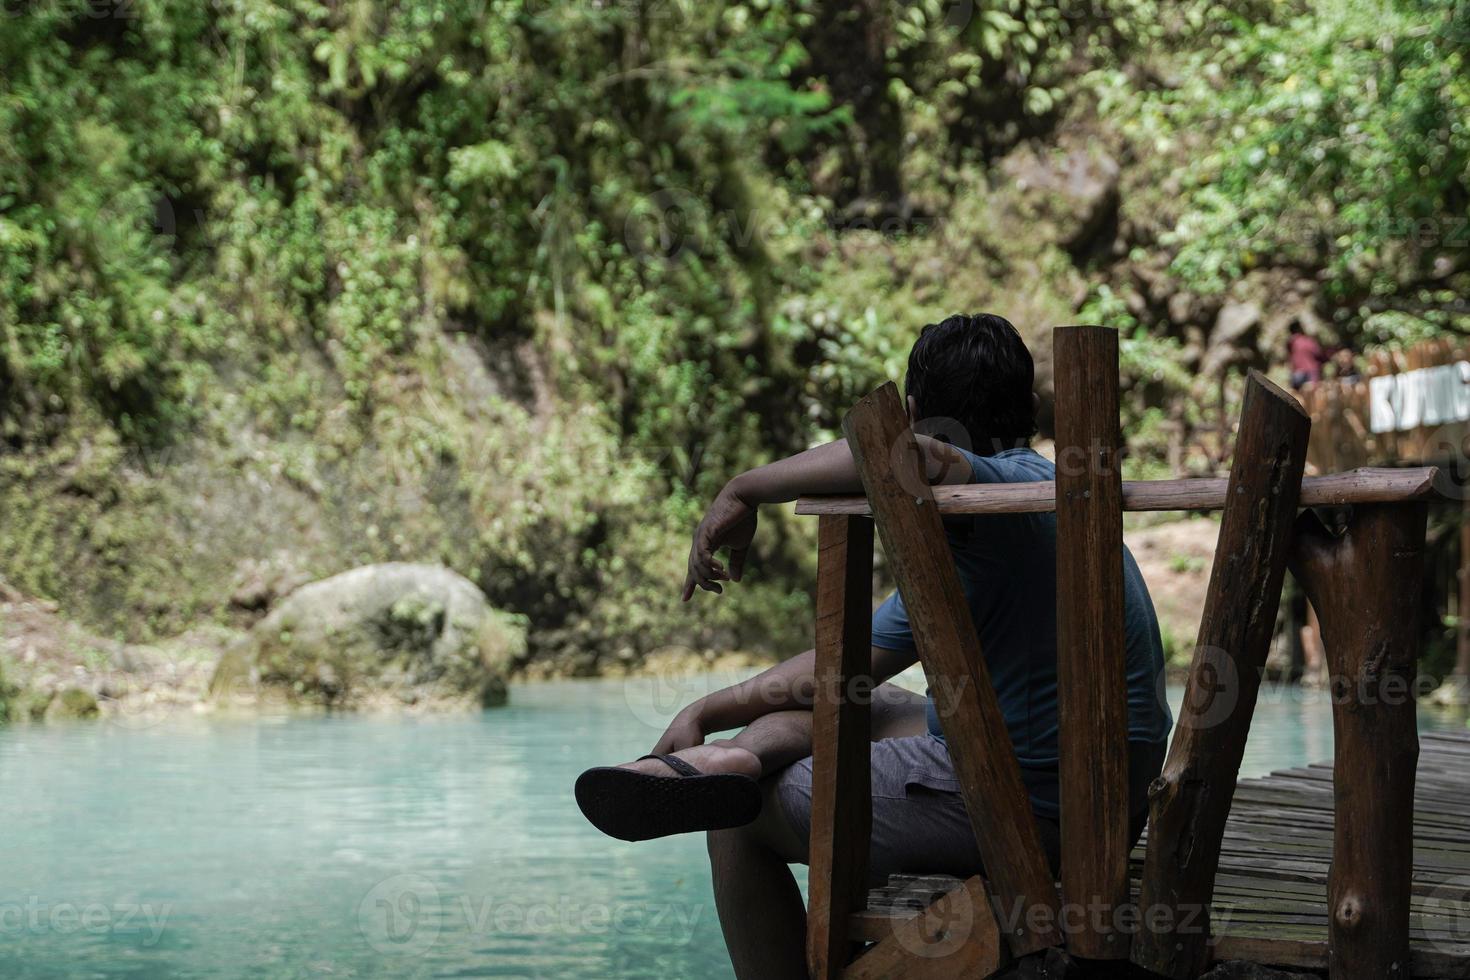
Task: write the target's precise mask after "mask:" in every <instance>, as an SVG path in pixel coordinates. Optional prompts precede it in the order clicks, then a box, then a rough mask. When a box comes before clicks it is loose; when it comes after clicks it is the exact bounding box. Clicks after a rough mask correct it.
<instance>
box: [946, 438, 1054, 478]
mask: <svg viewBox="0 0 1470 980" xmlns="http://www.w3.org/2000/svg"><path fill="white" fill-rule="evenodd" d="M965 458H966V459H967V460H968V461H969V463H970V472H971V474H972V475H971V482H972V483H1033V482H1036V481H1038V480H1054V479H1056V465H1055V464H1054V463H1052V461H1051V460H1049V459H1047V458H1046V457H1045V456H1043V455H1041V454H1040V453H1038V452H1037V451H1036V450H1034V449H1032V448H1030V447H1029V446H1028V447H1026V448H1022V449H1007V450H1004V451H1002V452H999V453H996V454H995V455H993V456H980V455H977V454H975V453H972V452H968V451H966V452H965Z"/></svg>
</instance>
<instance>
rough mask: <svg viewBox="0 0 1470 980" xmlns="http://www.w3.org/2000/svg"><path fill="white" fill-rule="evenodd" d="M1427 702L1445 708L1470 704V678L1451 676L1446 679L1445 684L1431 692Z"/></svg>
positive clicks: (1457, 675)
mask: <svg viewBox="0 0 1470 980" xmlns="http://www.w3.org/2000/svg"><path fill="white" fill-rule="evenodd" d="M1427 700H1428V702H1429V703H1430V704H1434V705H1439V706H1440V707H1445V708H1448V707H1458V706H1461V705H1466V704H1470V678H1466V677H1461V676H1460V675H1459V674H1451V675H1450V676H1449V677H1446V678H1445V679H1444V683H1443V684H1441V685H1439V687H1436V688H1435V689H1434V690H1433V691H1431V692H1430V694H1429V697H1428V698H1427Z"/></svg>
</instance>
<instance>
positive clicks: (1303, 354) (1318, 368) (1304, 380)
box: [1286, 319, 1327, 391]
mask: <svg viewBox="0 0 1470 980" xmlns="http://www.w3.org/2000/svg"><path fill="white" fill-rule="evenodd" d="M1286 358H1287V361H1288V362H1289V363H1290V364H1291V387H1292V388H1293V389H1295V390H1297V391H1300V390H1302V388H1304V387H1306V386H1307V385H1309V384H1316V383H1317V382H1318V381H1321V380H1322V365H1323V364H1325V363H1327V352H1326V351H1324V350H1323V349H1322V345H1321V344H1320V343H1318V342H1317V338H1316V337H1313V336H1312V335H1311V334H1308V333H1307V332H1306V331H1304V330H1302V321H1301V320H1296V319H1294V320H1292V321H1291V335H1290V336H1289V337H1287V339H1286Z"/></svg>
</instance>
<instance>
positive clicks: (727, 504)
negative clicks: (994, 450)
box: [683, 436, 972, 602]
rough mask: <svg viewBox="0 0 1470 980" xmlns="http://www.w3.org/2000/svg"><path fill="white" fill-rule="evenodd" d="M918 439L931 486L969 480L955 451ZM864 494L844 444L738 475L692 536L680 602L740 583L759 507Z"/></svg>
mask: <svg viewBox="0 0 1470 980" xmlns="http://www.w3.org/2000/svg"><path fill="white" fill-rule="evenodd" d="M917 438H918V443H919V448H920V450H921V452H922V453H923V457H924V468H925V470H926V473H927V476H928V479H929V482H930V483H936V484H938V483H966V482H968V481H969V480H970V478H971V475H972V474H971V472H970V465H969V463H968V462H966V461H965V457H964V454H962V453H961V452H959V450H957V449H955V448H954V447H953V446H951V445H949V444H948V443H945V442H940V441H939V440H937V439H931V438H929V437H928V436H918V437H917ZM862 489H863V485H862V480H861V479H859V477H858V472H857V464H856V463H855V462H854V461H853V458H852V450H851V449H849V448H848V445H847V440H846V439H839V440H838V441H837V442H830V443H827V444H826V445H824V446H817V447H816V448H814V449H808V450H807V451H806V452H803V453H797V454H796V455H795V456H789V457H787V458H786V459H780V460H777V461H776V462H774V463H768V464H766V465H765V466H760V467H757V468H755V469H753V470H747V471H746V472H744V473H741V474H740V475H739V476H736V477H735V478H734V479H733V480H731V481H730V482H729V483H727V484H725V488H724V489H723V490H721V491H720V492H719V494H718V495H716V497H715V499H714V502H713V503H711V504H710V508H709V511H708V512H707V513H706V514H705V517H704V520H702V521H700V522H699V527H698V528H696V529H695V531H694V543H693V545H692V546H691V548H690V549H689V567H688V572H687V574H686V575H685V577H684V593H683V595H684V601H686V602H687V601H689V598H690V597H691V596H693V595H694V590H695V588H696V587H697V588H700V589H703V590H704V591H706V592H722V591H723V588H722V587H721V585H720V584H719V583H721V582H728V581H734V582H738V581H740V578H741V576H742V575H743V574H744V570H745V556H746V553H747V551H748V550H749V548H750V542H751V540H752V539H753V538H754V536H755V528H756V517H757V514H756V511H757V508H758V507H759V506H760V505H761V504H778V503H786V502H788V501H791V500H795V499H796V498H797V497H801V496H805V495H808V494H834V493H860V492H862ZM721 548H728V549H729V553H730V567H729V568H728V569H727V568H726V567H725V565H724V564H723V563H721V562H720V561H719V559H717V558H716V557H715V553H716V552H718V551H719V550H720V549H721Z"/></svg>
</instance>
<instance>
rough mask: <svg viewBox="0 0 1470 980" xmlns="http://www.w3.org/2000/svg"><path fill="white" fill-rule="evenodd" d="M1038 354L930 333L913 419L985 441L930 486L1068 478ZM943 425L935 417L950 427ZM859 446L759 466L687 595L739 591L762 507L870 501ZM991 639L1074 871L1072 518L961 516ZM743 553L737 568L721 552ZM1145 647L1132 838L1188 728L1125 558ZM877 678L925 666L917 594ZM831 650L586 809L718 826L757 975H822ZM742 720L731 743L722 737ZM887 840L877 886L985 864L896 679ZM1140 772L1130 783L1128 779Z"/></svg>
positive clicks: (1042, 820) (931, 329) (700, 717)
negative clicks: (1062, 729)
mask: <svg viewBox="0 0 1470 980" xmlns="http://www.w3.org/2000/svg"><path fill="white" fill-rule="evenodd" d="M1032 383H1033V365H1032V359H1031V353H1030V351H1028V350H1027V349H1026V345H1025V343H1024V342H1023V341H1022V340H1021V335H1020V334H1019V333H1017V332H1016V328H1015V327H1013V326H1011V324H1010V323H1009V322H1008V321H1007V320H1005V319H1004V318H1002V317H999V316H994V315H989V314H982V315H979V316H952V317H949V318H948V319H946V320H944V321H943V322H942V323H937V324H930V325H929V326H927V327H925V328H924V329H923V331H922V332H921V333H920V334H919V338H918V340H917V341H916V342H915V343H914V347H913V350H911V351H910V352H909V362H908V375H907V377H906V379H905V386H906V389H907V395H908V411H909V417H910V420H911V421H912V422H914V423H915V426H916V428H918V429H923V428H924V426H923V425H922V423H923V422H924V420H931V421H932V422H938V421H939V420H945V422H946V423H947V424H951V425H952V424H953V423H955V422H958V423H959V427H962V428H963V434H964V438H965V439H967V440H968V441H969V443H970V444H971V446H972V447H973V449H974V451H973V452H972V451H970V450H969V449H966V448H963V447H956V446H953V445H950V444H949V443H947V442H941V441H939V440H936V439H933V438H929V437H927V436H923V435H920V436H919V444H920V446H921V447H922V450H923V453H924V456H925V461H926V464H927V471H928V477H929V480H930V482H931V483H1027V482H1031V481H1035V480H1054V479H1055V478H1056V467H1055V466H1054V465H1053V464H1052V463H1051V462H1050V461H1048V460H1047V459H1045V458H1044V457H1042V456H1041V455H1040V454H1038V453H1037V452H1036V451H1035V450H1034V449H1032V448H1031V437H1032V435H1034V434H1035V432H1036V405H1037V402H1036V397H1035V395H1034V394H1033V393H1032ZM931 428H932V426H931ZM862 489H863V486H862V482H861V480H860V479H859V478H858V471H857V466H856V465H855V464H854V463H853V458H852V453H851V451H850V450H849V449H848V446H847V442H846V441H845V440H843V441H839V442H834V443H830V444H828V445H825V446H819V447H817V448H816V449H810V450H808V451H806V452H804V453H800V454H798V455H796V456H792V457H791V458H789V459H783V460H780V461H778V462H775V463H771V464H770V465H768V466H762V467H760V468H758V469H754V470H750V471H748V472H745V473H741V474H740V475H739V476H737V477H735V478H734V479H733V480H731V481H730V482H729V483H728V484H727V485H726V486H725V488H724V489H723V490H722V491H721V492H720V493H719V495H718V496H717V497H716V498H715V501H714V503H713V504H712V505H711V506H710V509H709V512H708V513H707V514H706V515H705V518H704V520H703V521H701V522H700V524H699V527H698V528H697V529H696V530H695V532H694V544H693V547H692V548H691V549H690V552H689V570H688V574H687V576H686V578H685V580H684V586H683V597H684V599H685V600H686V601H687V600H688V599H689V598H690V597H691V596H692V595H693V594H694V591H695V589H696V588H699V589H703V590H705V591H707V592H720V591H721V590H722V588H723V587H722V585H721V583H730V582H738V581H740V580H741V577H742V575H743V572H744V568H745V561H746V555H747V554H748V553H749V549H750V546H751V540H752V538H753V536H754V534H755V530H756V512H757V508H758V507H759V505H760V504H770V503H780V502H784V501H790V500H795V499H796V498H797V497H799V496H802V495H803V494H833V493H861V492H862ZM945 524H946V529H947V531H948V535H947V538H948V543H949V547H950V550H951V552H952V553H953V554H954V557H955V562H956V564H957V566H958V568H959V572H960V577H961V579H962V581H963V584H964V591H965V595H966V596H967V597H968V602H969V606H970V612H971V615H972V618H973V621H974V623H975V627H976V630H977V631H978V633H979V638H980V649H981V650H983V651H984V656H985V662H986V665H987V667H988V668H989V672H990V677H991V680H992V682H993V684H994V686H995V693H996V697H997V699H998V701H999V703H1000V708H1001V712H1002V714H1003V715H1004V718H1005V723H1006V728H1007V730H1008V731H1009V733H1010V738H1011V742H1012V744H1013V745H1014V746H1015V750H1016V756H1017V758H1018V759H1019V761H1020V764H1021V771H1022V774H1023V777H1024V781H1025V784H1026V787H1027V790H1028V792H1029V794H1030V798H1031V805H1032V809H1033V812H1034V813H1035V815H1036V820H1037V825H1038V828H1039V829H1040V831H1041V838H1042V841H1043V842H1044V845H1045V848H1046V852H1047V856H1048V858H1049V860H1050V861H1051V864H1052V867H1053V869H1055V868H1056V867H1057V866H1058V864H1059V862H1060V825H1059V822H1058V821H1059V814H1060V810H1059V804H1060V801H1059V791H1058V775H1057V724H1058V722H1057V620H1056V613H1057V579H1056V567H1057V564H1056V526H1057V525H1056V515H1055V514H1003V515H1002V514H988V515H976V516H971V517H964V518H958V519H950V520H946V522H945ZM724 548H728V549H729V564H728V566H727V565H725V564H723V563H721V562H720V561H719V560H718V559H716V558H715V554H716V552H718V551H720V550H721V549H724ZM1123 572H1124V596H1123V600H1124V623H1125V636H1126V647H1127V679H1128V680H1127V688H1128V739H1129V741H1128V755H1129V770H1128V776H1127V777H1126V778H1127V782H1128V785H1127V790H1126V791H1127V793H1128V795H1129V813H1130V815H1131V818H1132V827H1131V833H1132V839H1133V840H1135V841H1136V840H1137V838H1138V835H1139V834H1140V833H1141V831H1142V829H1143V825H1144V823H1145V821H1146V818H1147V815H1148V792H1147V791H1148V785H1149V783H1150V782H1151V781H1152V780H1153V779H1154V778H1155V777H1156V776H1157V775H1158V774H1159V770H1160V768H1161V766H1162V764H1163V759H1164V750H1165V744H1166V741H1167V739H1168V734H1169V728H1170V725H1171V723H1172V721H1171V717H1170V713H1169V707H1168V705H1167V703H1165V701H1164V700H1163V699H1162V698H1161V697H1160V694H1159V692H1160V691H1161V690H1162V683H1161V682H1162V675H1163V670H1164V653H1163V645H1162V643H1161V642H1160V639H1159V627H1158V621H1157V619H1156V618H1155V615H1154V607H1153V602H1152V601H1151V600H1150V598H1149V594H1148V588H1147V587H1146V586H1145V585H1144V581H1143V576H1142V575H1141V574H1140V573H1139V570H1138V565H1137V563H1136V562H1135V561H1134V560H1133V556H1132V555H1131V554H1129V553H1128V551H1127V549H1126V548H1125V549H1124V553H1123ZM872 643H873V651H872V657H873V666H872V673H873V679H874V680H875V681H880V682H884V681H887V679H888V678H890V677H892V676H893V675H895V674H897V673H898V672H899V671H901V670H903V669H904V668H906V667H908V666H909V665H910V664H913V663H914V662H915V660H916V659H917V654H916V652H915V646H914V634H913V631H912V629H911V628H910V625H909V618H908V614H907V612H906V611H905V609H904V604H903V600H902V599H901V598H900V597H899V596H898V594H897V593H895V594H893V595H891V596H889V597H888V599H887V601H886V602H884V603H883V604H882V605H881V606H880V607H879V608H878V610H877V611H876V612H875V613H874V614H873V623H872ZM814 659H815V658H814V652H813V651H811V650H807V651H806V652H805V653H802V654H798V655H797V656H795V657H793V658H791V659H790V660H787V661H785V662H784V663H780V664H777V665H776V666H774V667H772V668H770V669H769V670H766V671H765V672H763V673H761V674H759V675H758V676H756V677H754V678H752V679H751V680H748V681H745V682H744V683H741V684H736V685H734V686H733V687H728V688H725V689H724V690H721V691H717V692H715V693H713V694H711V695H709V696H707V697H704V698H701V699H700V700H698V701H696V702H694V703H693V704H691V705H689V706H688V707H686V708H684V710H682V711H680V712H679V714H678V716H677V717H675V719H674V721H673V723H672V724H670V725H669V728H668V730H667V731H666V732H665V733H664V734H663V737H661V738H660V739H659V740H658V742H657V744H656V745H654V747H653V753H652V754H650V755H647V756H644V757H643V758H641V759H637V760H634V761H632V762H626V763H623V764H622V765H620V766H610V767H600V768H597V769H590V770H588V771H587V772H584V773H583V774H582V775H581V776H580V777H579V778H578V779H577V785H576V796H577V803H578V805H579V806H580V807H581V808H582V812H583V813H584V814H585V815H586V816H587V818H588V820H590V821H591V822H592V823H593V824H594V825H595V826H597V827H598V828H599V829H600V830H602V831H603V832H604V833H606V834H609V835H611V836H613V837H618V838H621V839H623V840H646V839H649V838H654V837H662V836H665V835H668V834H677V833H688V832H691V831H707V832H708V833H709V838H708V843H709V854H710V864H711V867H712V869H713V873H714V888H715V904H716V907H717V908H718V910H719V915H720V924H721V926H722V927H723V929H724V933H725V942H726V945H727V946H728V948H729V951H730V958H731V960H732V962H733V964H734V967H735V973H736V975H737V976H738V977H741V978H761V980H770V978H779V977H806V976H807V970H806V961H805V956H804V940H805V930H804V928H803V926H802V923H804V922H805V910H804V909H803V908H802V901H801V892H800V891H799V890H798V888H797V885H796V881H795V879H794V878H793V877H792V874H791V870H790V867H789V865H790V864H791V863H792V862H800V863H805V862H806V860H807V844H808V835H809V833H810V830H811V806H812V760H811V752H812V711H811V708H812V693H813V688H814V682H813V678H812V669H813V661H814ZM736 728H742V731H740V732H739V734H737V735H735V736H734V737H732V738H722V739H718V740H715V741H712V742H708V743H706V742H705V739H706V738H707V737H708V736H709V735H711V734H712V733H714V732H723V731H728V730H731V729H736ZM872 737H873V739H874V741H873V745H872V748H871V754H870V760H871V766H872V784H871V785H872V794H873V799H872V808H873V809H872V814H873V823H872V851H871V857H870V864H869V870H870V872H871V874H872V875H874V876H875V878H876V877H882V876H886V875H888V874H891V873H894V872H903V871H907V872H914V873H920V874H923V873H930V874H950V875H956V876H959V877H961V878H964V877H968V876H970V875H975V874H979V873H980V872H981V861H980V851H979V848H978V846H977V845H976V842H975V837H974V832H973V830H972V829H971V825H970V820H969V818H968V816H966V812H965V804H964V800H963V797H962V796H961V794H960V788H959V783H958V781H957V777H956V775H955V769H954V765H953V763H952V762H951V760H950V755H949V750H948V748H947V747H946V744H945V741H944V733H943V730H942V728H941V726H940V723H939V718H938V716H937V715H936V712H935V710H934V705H933V702H932V701H930V699H929V698H928V697H923V696H920V695H918V694H914V693H911V692H909V691H907V690H905V689H903V688H901V687H898V686H897V685H894V684H891V683H882V684H881V685H880V686H879V687H878V688H877V690H876V691H875V692H874V693H873V697H872ZM1119 778H1124V777H1119Z"/></svg>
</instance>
